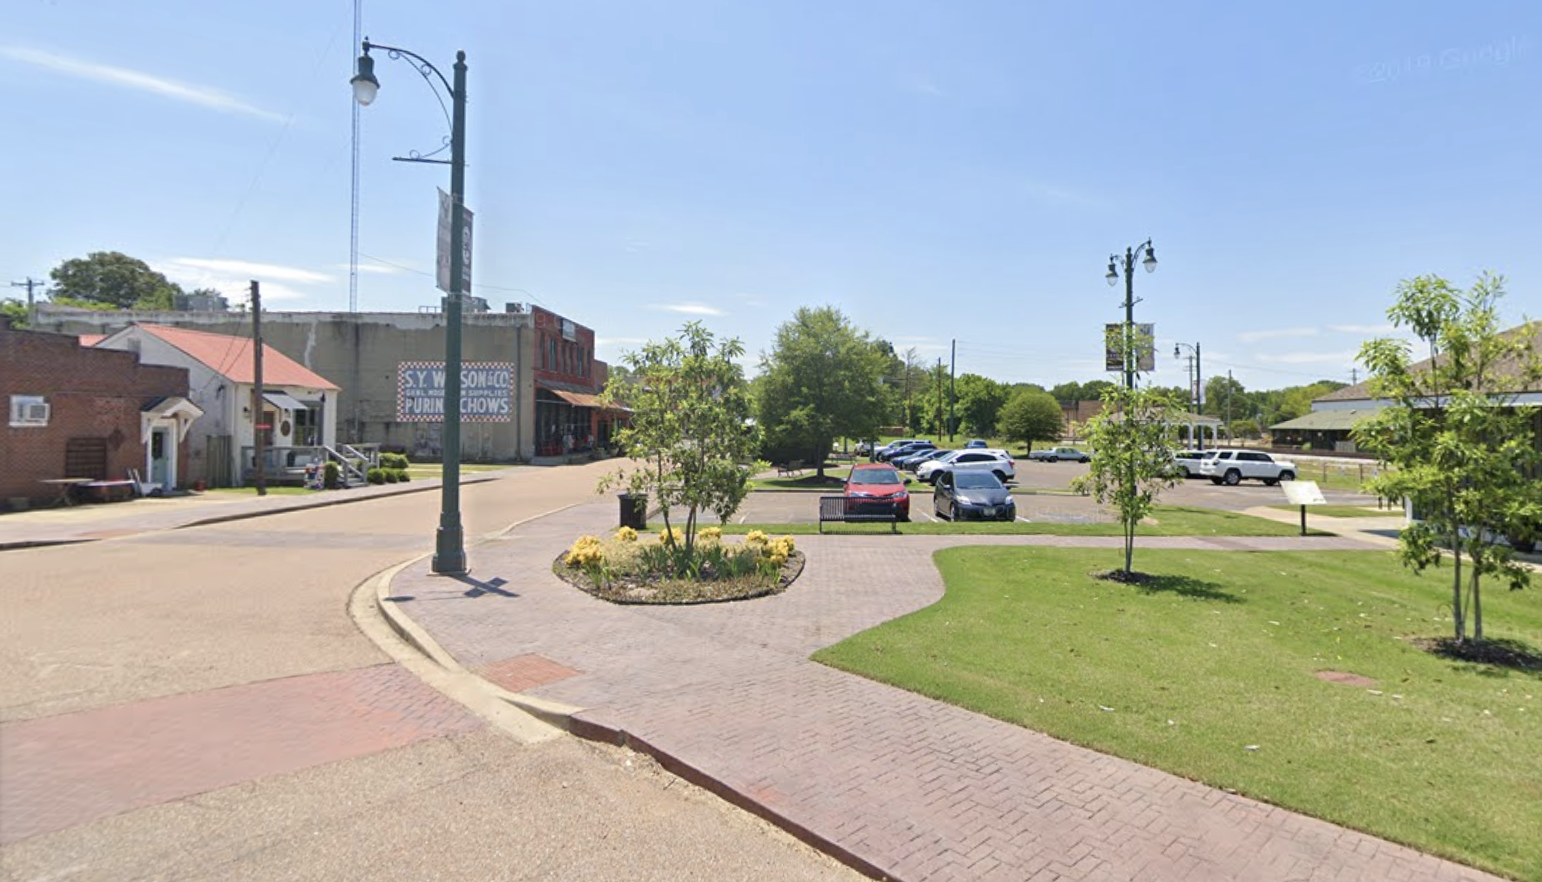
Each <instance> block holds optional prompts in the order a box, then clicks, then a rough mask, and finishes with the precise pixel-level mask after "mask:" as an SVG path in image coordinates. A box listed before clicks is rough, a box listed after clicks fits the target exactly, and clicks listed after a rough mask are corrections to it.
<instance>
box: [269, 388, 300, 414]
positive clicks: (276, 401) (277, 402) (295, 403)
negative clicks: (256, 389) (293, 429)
mask: <svg viewBox="0 0 1542 882" xmlns="http://www.w3.org/2000/svg"><path fill="white" fill-rule="evenodd" d="M262 397H263V398H265V399H267V401H268V403H269V404H271V405H273V406H275V407H282V408H283V409H284V410H305V409H306V407H305V405H304V404H303V403H301V402H300V400H299V399H297V398H294V397H293V396H290V395H287V394H285V393H283V392H264V393H262Z"/></svg>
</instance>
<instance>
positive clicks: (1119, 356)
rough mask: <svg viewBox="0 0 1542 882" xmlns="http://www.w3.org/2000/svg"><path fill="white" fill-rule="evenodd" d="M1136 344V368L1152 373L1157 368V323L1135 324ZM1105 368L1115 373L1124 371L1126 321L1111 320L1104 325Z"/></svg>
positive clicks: (1133, 326)
mask: <svg viewBox="0 0 1542 882" xmlns="http://www.w3.org/2000/svg"><path fill="white" fill-rule="evenodd" d="M1131 327H1132V328H1134V336H1135V339H1134V345H1135V347H1136V355H1137V358H1136V361H1135V367H1134V370H1137V371H1141V372H1144V373H1150V372H1151V371H1154V370H1156V325H1154V324H1150V323H1145V324H1135V325H1132V326H1131ZM1103 368H1104V370H1108V371H1111V372H1113V373H1123V372H1124V322H1109V323H1108V324H1106V325H1104V326H1103Z"/></svg>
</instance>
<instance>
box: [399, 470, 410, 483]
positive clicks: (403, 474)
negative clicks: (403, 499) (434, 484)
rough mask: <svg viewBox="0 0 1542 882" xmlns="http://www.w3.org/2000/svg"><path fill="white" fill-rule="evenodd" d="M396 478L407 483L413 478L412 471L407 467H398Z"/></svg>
mask: <svg viewBox="0 0 1542 882" xmlns="http://www.w3.org/2000/svg"><path fill="white" fill-rule="evenodd" d="M396 480H398V481H400V482H402V483H403V484H405V483H407V482H408V481H411V480H412V473H410V472H408V471H407V470H406V469H396Z"/></svg>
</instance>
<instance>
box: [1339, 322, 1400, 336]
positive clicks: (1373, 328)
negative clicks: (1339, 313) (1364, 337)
mask: <svg viewBox="0 0 1542 882" xmlns="http://www.w3.org/2000/svg"><path fill="white" fill-rule="evenodd" d="M1328 330H1330V331H1337V332H1339V333H1340V334H1390V333H1392V332H1393V331H1395V330H1397V328H1396V327H1394V326H1392V325H1390V324H1383V325H1329V326H1328Z"/></svg>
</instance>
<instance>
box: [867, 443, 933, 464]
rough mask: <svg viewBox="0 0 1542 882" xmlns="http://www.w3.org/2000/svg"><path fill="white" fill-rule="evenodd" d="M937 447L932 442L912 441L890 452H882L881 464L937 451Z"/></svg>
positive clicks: (879, 455)
mask: <svg viewBox="0 0 1542 882" xmlns="http://www.w3.org/2000/svg"><path fill="white" fill-rule="evenodd" d="M936 449H937V445H936V444H933V443H932V442H930V441H912V442H910V443H909V444H905V445H902V446H900V447H895V448H892V449H890V450H888V451H880V452H879V454H878V457H879V461H880V462H894V461H895V460H896V459H900V458H902V457H906V456H909V455H910V454H912V453H923V452H925V451H928V450H936Z"/></svg>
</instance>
